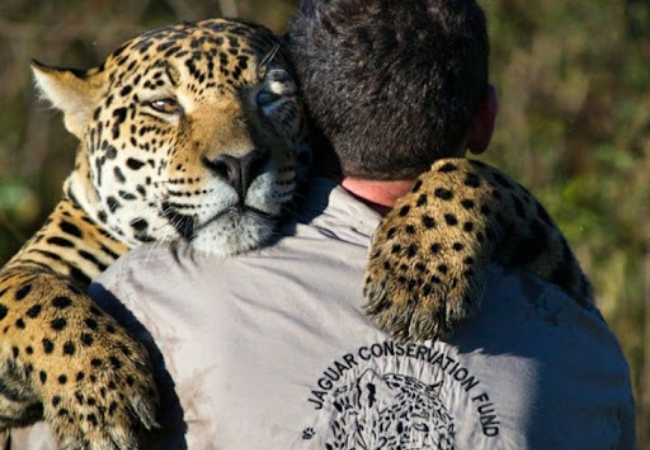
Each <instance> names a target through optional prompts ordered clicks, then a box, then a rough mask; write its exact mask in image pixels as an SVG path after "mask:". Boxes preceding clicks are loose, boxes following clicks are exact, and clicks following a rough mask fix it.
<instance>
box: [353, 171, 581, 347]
mask: <svg viewBox="0 0 650 450" xmlns="http://www.w3.org/2000/svg"><path fill="white" fill-rule="evenodd" d="M370 255H371V256H370V260H369V262H368V266H367V270H366V275H367V277H366V280H365V287H364V295H365V297H366V300H367V304H366V309H367V312H368V314H370V315H371V316H373V317H374V318H375V319H376V320H377V323H378V324H379V326H380V327H381V328H383V329H385V330H386V331H388V332H389V333H390V334H391V335H392V336H393V337H395V338H397V339H401V340H424V339H437V338H440V337H448V336H450V335H452V334H453V333H454V332H455V331H456V329H457V328H458V326H459V325H460V324H462V323H463V322H465V321H466V320H467V319H468V318H469V317H471V316H472V314H474V313H475V312H476V310H477V309H478V307H479V305H480V300H481V297H482V295H483V292H484V290H485V282H486V275H487V266H488V264H489V263H490V262H494V261H496V262H498V263H500V264H502V265H504V266H506V267H510V268H515V269H519V270H522V271H526V272H529V273H532V274H534V275H537V276H539V277H540V278H543V279H545V280H547V281H549V282H551V283H553V284H555V285H557V286H559V287H561V288H563V289H564V290H565V291H566V292H568V293H569V294H570V295H571V296H572V297H573V298H574V299H575V300H576V301H578V302H579V303H580V304H582V305H584V304H587V303H588V302H590V301H591V298H592V292H591V285H590V283H589V281H588V279H587V278H586V277H585V275H584V274H583V272H582V270H581V268H580V265H579V263H578V261H577V259H576V258H575V256H574V254H573V252H572V251H571V248H570V247H569V245H568V244H567V241H566V239H565V238H564V236H563V235H562V232H561V231H560V229H559V228H558V227H557V225H556V224H555V223H554V222H553V220H552V219H551V217H550V215H549V214H548V213H547V212H546V210H545V209H544V207H543V206H542V205H541V203H539V201H538V200H537V199H535V197H534V196H533V195H532V194H531V193H530V192H529V191H528V190H526V189H525V188H524V187H523V186H521V185H520V184H518V183H516V182H515V181H513V180H512V179H511V178H509V177H508V176H507V175H505V174H503V173H501V172H500V171H498V170H497V169H495V168H493V167H490V166H488V165H486V164H484V163H482V162H479V161H473V160H468V159H443V160H440V161H437V162H436V163H435V164H433V166H432V168H431V170H430V171H429V172H427V173H425V174H423V175H422V176H421V177H420V178H419V179H418V181H417V182H416V183H415V185H414V186H413V189H412V190H411V192H410V193H409V194H408V195H406V196H405V197H403V198H401V199H400V200H399V201H398V203H397V205H396V206H395V208H394V209H393V210H392V211H391V212H390V213H389V214H388V215H387V216H386V217H385V218H384V220H383V221H382V223H381V225H380V226H379V228H378V229H377V231H376V233H375V236H374V238H373V244H372V248H371V251H370Z"/></svg>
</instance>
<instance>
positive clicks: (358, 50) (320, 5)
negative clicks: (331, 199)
mask: <svg viewBox="0 0 650 450" xmlns="http://www.w3.org/2000/svg"><path fill="white" fill-rule="evenodd" d="M289 32H290V36H291V39H290V43H291V44H290V45H291V51H292V54H293V55H294V62H295V65H296V68H297V71H298V74H299V77H300V79H301V83H302V88H303V92H304V95H305V98H306V101H307V104H308V106H309V108H310V110H311V113H312V116H313V118H314V121H315V122H316V125H317V126H318V127H319V128H320V129H321V130H322V132H323V134H324V135H325V136H326V137H327V139H328V140H329V141H330V142H331V144H332V146H333V148H334V151H335V152H336V154H337V156H338V158H339V159H340V162H341V166H342V169H343V172H344V175H345V176H347V177H354V178H361V179H375V180H387V179H408V178H414V177H415V176H417V175H419V174H420V173H422V172H424V171H425V170H427V169H428V168H429V166H430V165H431V163H432V161H433V160H435V159H437V158H442V157H446V156H455V155H458V154H461V152H462V150H464V147H465V145H466V144H467V145H468V146H470V148H471V147H472V146H474V150H477V151H478V150H483V148H481V147H484V146H486V145H487V142H486V139H485V136H479V137H478V138H476V137H472V136H471V131H472V130H473V129H475V128H479V130H478V131H486V130H483V128H486V125H485V124H483V123H479V124H475V123H474V122H475V120H474V119H475V116H476V113H477V111H480V110H481V107H482V108H486V106H485V105H483V106H480V105H481V102H482V101H484V99H485V98H486V96H488V94H489V96H492V97H493V96H494V91H493V90H491V88H489V87H488V54H489V44H488V37H487V31H486V26H485V17H484V15H483V11H482V10H481V8H480V7H479V6H478V5H477V4H476V2H475V1H474V0H303V1H302V4H301V7H300V9H299V11H298V12H297V13H296V15H295V16H294V17H293V18H292V19H291V20H290V23H289ZM492 100H494V101H496V100H495V99H494V98H492ZM492 106H493V108H492V109H495V108H496V104H493V105H492ZM487 108H488V109H490V108H491V106H490V105H488V106H487ZM488 122H489V120H488ZM492 124H493V117H492ZM487 128H490V123H488V124H487ZM468 131H470V136H469V138H468ZM489 134H490V135H491V129H490V130H489ZM487 141H489V138H487Z"/></svg>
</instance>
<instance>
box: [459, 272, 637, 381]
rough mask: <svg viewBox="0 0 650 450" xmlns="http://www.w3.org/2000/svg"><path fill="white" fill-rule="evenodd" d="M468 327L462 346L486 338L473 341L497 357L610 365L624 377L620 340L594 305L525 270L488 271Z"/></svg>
mask: <svg viewBox="0 0 650 450" xmlns="http://www.w3.org/2000/svg"><path fill="white" fill-rule="evenodd" d="M470 325H471V326H467V327H465V329H464V330H463V333H461V336H460V337H462V338H463V341H467V342H472V341H473V340H475V339H476V338H477V336H476V335H475V333H489V334H490V335H491V336H492V338H491V339H490V340H485V339H483V340H482V341H478V340H476V341H475V342H484V343H488V345H491V346H493V349H492V351H494V352H496V353H500V352H511V353H517V352H520V353H521V354H522V355H524V356H527V355H529V356H533V357H542V358H547V359H548V360H549V361H554V362H557V363H559V364H564V363H567V364H569V363H570V364H586V365H591V366H594V367H597V366H598V367H600V368H603V367H605V366H607V365H609V369H608V371H609V370H610V369H611V370H613V371H620V372H621V373H622V374H623V375H625V374H627V372H628V366H627V363H626V361H625V358H624V356H623V353H622V351H621V348H620V345H619V343H618V340H617V338H616V336H615V335H614V334H613V332H612V331H611V329H610V328H609V326H608V324H607V322H606V321H605V319H604V318H603V316H602V314H601V312H600V311H599V309H598V307H597V306H596V305H594V304H587V305H583V304H581V303H579V302H578V301H576V300H575V299H574V298H572V297H571V296H570V295H569V294H568V293H566V292H565V291H564V290H562V289H561V288H559V287H557V286H555V285H553V284H550V283H548V282H546V281H544V280H542V279H540V278H537V277H535V276H534V275H531V274H529V273H526V272H523V271H519V270H511V269H504V268H502V267H500V266H496V265H493V266H491V267H490V268H489V276H488V282H487V285H486V291H485V295H484V298H483V304H482V307H481V309H480V311H479V313H478V314H477V317H476V320H475V321H472V323H471V324H470ZM598 358H600V360H599V361H594V359H598ZM626 376H627V375H626Z"/></svg>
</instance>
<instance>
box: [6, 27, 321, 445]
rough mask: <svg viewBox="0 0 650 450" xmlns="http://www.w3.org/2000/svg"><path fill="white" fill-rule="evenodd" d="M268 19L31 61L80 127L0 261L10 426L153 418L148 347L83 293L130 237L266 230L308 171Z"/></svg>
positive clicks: (243, 234) (106, 424)
mask: <svg viewBox="0 0 650 450" xmlns="http://www.w3.org/2000/svg"><path fill="white" fill-rule="evenodd" d="M287 61H288V60H287V58H286V56H285V55H284V54H283V52H282V50H280V49H279V44H278V41H277V39H276V38H275V37H274V36H273V35H272V34H271V33H270V32H269V31H268V30H266V29H265V28H263V27H261V26H257V25H252V24H247V23H243V22H237V21H227V20H220V19H216V20H207V21H202V22H197V23H185V24H181V25H176V26H171V27H166V28H161V29H157V30H153V31H150V32H147V33H145V34H143V35H141V36H139V37H137V38H135V39H133V40H131V41H129V42H127V43H125V44H124V45H122V46H121V47H120V48H118V49H117V50H116V51H115V52H113V53H112V54H111V55H110V56H109V57H108V58H107V59H106V61H105V62H104V63H103V64H101V65H100V66H99V67H95V68H93V69H90V70H87V71H77V70H66V69H54V68H50V67H46V66H44V65H42V64H40V63H37V62H34V64H33V71H34V74H35V76H36V80H37V84H38V86H39V88H40V89H41V91H42V93H43V95H44V96H45V97H46V98H47V99H49V100H50V101H51V103H52V104H53V106H54V107H56V108H57V109H60V110H61V111H62V112H63V114H64V120H65V125H66V127H67V129H68V130H69V131H70V132H72V133H73V134H74V135H75V136H76V137H78V138H79V140H80V142H81V143H80V146H79V150H78V153H77V158H76V164H75V168H74V170H73V172H72V173H71V175H70V176H69V177H68V179H67V181H66V183H65V187H64V196H63V199H62V200H61V202H60V203H59V204H58V206H57V207H56V209H55V210H54V212H53V213H52V214H51V216H50V217H49V219H48V220H47V222H46V223H45V225H44V226H43V228H42V229H41V230H40V231H39V232H38V233H36V235H35V236H34V237H32V238H31V239H30V240H29V242H27V243H26V244H25V246H24V247H23V248H22V249H21V251H20V252H19V253H18V254H17V255H15V257H14V258H12V259H11V260H10V261H9V262H8V263H7V264H6V265H5V267H4V268H3V269H2V271H1V272H0V332H1V333H2V334H1V336H2V340H1V341H0V431H2V430H6V429H8V428H10V427H15V426H22V425H26V424H29V423H32V422H34V421H36V420H38V419H41V418H45V419H46V420H47V421H48V422H49V423H50V424H51V425H52V427H53V430H54V433H55V435H56V437H57V440H58V443H59V445H60V447H61V448H66V449H68V448H69V449H77V448H87V449H127V448H128V449H131V448H135V442H136V439H137V434H138V431H139V430H142V429H150V428H152V427H154V426H156V420H155V413H156V407H157V401H158V397H157V393H156V390H155V384H154V382H153V378H152V375H151V370H150V366H149V359H148V355H147V353H146V350H145V349H144V348H143V347H142V346H141V345H140V344H138V343H137V342H135V341H134V340H133V339H132V338H131V337H130V336H129V335H128V334H127V333H126V331H125V330H124V329H123V328H122V327H120V325H119V324H117V323H116V322H115V321H114V320H113V319H112V318H110V317H109V316H107V315H106V314H105V313H104V312H102V311H101V310H100V309H99V308H97V307H96V306H95V305H94V304H93V302H92V300H91V299H90V298H89V297H88V296H87V295H86V294H85V291H86V288H87V286H88V284H89V282H90V280H92V279H93V278H95V277H96V276H98V275H99V274H100V273H101V272H103V271H104V270H105V269H106V268H107V267H108V266H109V265H110V264H111V263H113V262H114V261H115V260H116V259H117V258H118V257H119V256H120V255H122V254H124V253H125V252H126V251H127V250H128V249H130V248H132V247H135V246H137V245H139V244H141V243H146V242H172V241H178V240H183V241H186V242H188V243H189V245H191V246H192V247H193V248H195V249H197V250H200V251H207V252H212V253H217V254H221V255H231V254H235V253H239V252H243V251H247V250H250V249H251V248H255V247H258V246H260V245H262V244H263V243H265V242H266V241H267V240H268V239H269V238H270V237H271V236H272V233H273V230H274V227H275V224H276V222H277V220H278V219H279V218H280V217H281V215H282V214H283V212H284V211H285V210H286V208H287V206H288V205H289V204H290V202H291V201H292V199H293V194H294V191H295V189H296V185H297V183H298V182H299V181H300V178H301V177H303V176H304V175H305V171H306V168H307V166H308V163H309V158H310V150H309V145H308V143H307V141H306V136H307V133H306V127H305V121H304V120H303V119H304V115H303V112H302V106H301V103H300V101H299V99H298V97H297V87H296V84H295V82H294V79H293V78H292V74H291V72H290V67H289V65H288V62H287Z"/></svg>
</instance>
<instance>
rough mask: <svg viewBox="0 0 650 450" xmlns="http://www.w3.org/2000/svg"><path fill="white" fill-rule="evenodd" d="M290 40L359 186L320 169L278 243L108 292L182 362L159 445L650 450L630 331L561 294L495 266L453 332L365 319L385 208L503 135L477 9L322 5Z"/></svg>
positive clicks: (448, 0)
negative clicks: (637, 417)
mask: <svg viewBox="0 0 650 450" xmlns="http://www.w3.org/2000/svg"><path fill="white" fill-rule="evenodd" d="M290 34H291V38H290V45H291V49H292V51H293V53H294V56H295V63H296V66H297V69H298V72H299V75H300V78H301V81H302V86H303V90H304V93H305V97H306V101H307V104H308V106H309V107H310V110H311V112H312V114H313V116H314V119H315V122H316V123H317V125H318V126H319V128H320V129H321V130H322V132H323V134H324V135H325V136H326V138H327V139H328V141H329V142H330V143H331V148H332V150H333V152H334V154H335V156H336V158H337V159H338V160H339V161H340V168H341V170H342V174H343V178H342V179H341V180H334V179H327V178H318V179H316V180H314V181H313V182H312V183H311V189H310V192H309V194H308V197H307V199H306V201H305V204H304V206H303V208H302V211H301V212H300V218H299V221H298V223H297V224H295V229H291V230H290V231H286V232H285V235H284V237H283V238H282V239H281V240H280V241H279V243H278V244H277V245H275V246H273V247H269V248H266V249H263V250H261V251H259V252H255V253H253V254H250V255H245V256H242V257H237V258H232V259H228V260H220V259H216V258H212V257H210V256H206V255H190V254H189V253H188V252H187V251H186V249H184V248H177V249H170V248H156V249H144V250H142V251H135V252H133V253H131V254H130V255H129V256H127V257H126V258H125V259H124V260H122V262H121V263H118V264H116V265H115V266H113V267H111V269H110V270H109V272H108V273H107V274H106V275H105V276H104V277H103V279H102V280H101V284H102V285H101V286H100V285H98V286H96V287H95V295H96V296H97V298H98V300H99V301H101V302H103V304H104V305H107V307H108V308H113V309H114V306H110V305H109V302H110V297H112V295H115V296H116V297H117V298H119V299H120V300H121V301H122V302H124V303H125V305H126V307H127V308H129V309H131V311H132V312H133V314H134V315H135V317H136V318H137V320H138V321H140V322H141V323H142V324H143V325H144V328H145V329H146V330H144V329H142V328H138V327H136V328H135V331H136V333H138V335H139V336H140V337H142V338H143V339H144V340H145V341H147V342H149V343H150V344H152V346H154V344H153V342H154V341H155V347H157V348H158V349H159V350H160V352H161V353H162V357H163V358H164V360H162V359H161V360H160V361H159V369H160V370H161V386H162V391H163V408H162V414H163V417H162V418H161V422H162V428H161V431H160V433H158V434H157V435H156V436H154V437H152V438H151V439H150V440H149V441H148V442H147V447H146V448H152V449H178V448H191V449H213V448H219V449H221V450H228V449H238V450H247V449H259V448H285V449H288V448H291V449H294V448H295V449H301V448H306V449H322V448H327V449H353V448H363V449H370V448H372V449H379V448H390V449H396V448H403V449H410V448H431V449H451V448H456V449H469V448H481V449H497V448H498V449H513V450H514V449H611V448H615V449H621V450H623V449H624V450H629V449H634V448H635V447H636V444H635V436H634V404H633V400H632V394H631V388H630V381H629V373H628V368H627V365H626V363H625V361H624V358H623V356H622V354H621V351H620V348H619V346H618V344H617V342H616V339H615V338H614V336H613V335H612V334H611V332H610V331H609V330H608V328H607V326H606V324H605V323H604V321H603V320H602V318H601V316H600V314H599V313H598V311H597V310H595V309H594V308H588V309H584V308H581V307H580V306H578V305H577V303H576V302H574V301H572V300H571V299H569V298H568V297H567V296H566V295H565V294H564V293H562V292H561V291H559V290H558V289H556V288H555V287H553V286H550V285H548V284H546V283H544V282H542V281H540V280H537V279H535V278H534V277H532V276H526V275H522V274H517V273H511V272H508V271H505V270H504V269H502V268H500V267H497V266H494V267H492V269H491V273H490V282H489V286H488V288H487V292H486V294H485V298H484V299H483V306H482V309H481V311H480V312H479V314H478V315H477V316H476V317H475V318H474V319H473V320H472V321H470V322H469V323H467V324H466V326H465V327H464V328H463V329H461V330H460V332H459V333H458V334H457V335H456V336H455V337H453V338H452V339H451V340H449V341H448V342H436V343H430V342H428V343H421V344H399V343H395V342H392V341H390V340H389V339H388V338H387V337H386V335H385V334H383V333H382V332H381V331H379V330H378V329H377V328H376V327H375V326H374V325H373V324H372V323H371V322H370V321H369V320H368V319H367V318H366V316H365V315H364V314H363V311H362V297H361V288H360V286H361V283H362V279H363V278H362V277H363V269H364V265H365V261H366V256H367V255H366V253H367V248H368V245H369V241H370V237H371V235H372V233H373V230H374V228H375V227H376V225H377V224H378V222H379V220H380V218H381V213H383V212H384V211H386V210H387V209H389V208H391V206H392V205H393V204H394V202H395V200H396V199H397V198H398V197H400V196H401V195H403V194H405V193H406V192H407V191H408V190H409V189H410V187H411V186H412V184H413V182H414V179H415V177H416V176H417V175H418V174H420V173H421V172H423V171H425V170H426V169H428V167H429V165H430V164H431V162H432V161H433V160H434V159H436V158H439V157H443V156H452V155H458V156H460V155H464V153H465V149H469V150H471V151H473V152H475V153H480V152H482V151H483V150H485V149H486V148H487V146H488V144H489V141H490V138H491V135H492V131H493V126H494V118H495V115H496V110H497V101H496V94H495V91H494V89H493V88H492V87H491V86H489V85H488V82H487V60H488V42H487V35H486V29H485V23H484V16H483V13H482V11H481V10H480V8H479V7H478V6H477V5H476V3H475V2H474V1H473V0H400V1H392V0H304V1H303V3H302V5H301V7H300V10H299V11H298V13H297V14H296V15H295V17H294V18H293V19H292V20H291V23H290ZM327 150H328V149H327V148H322V149H319V151H320V152H327ZM321 154H322V153H321ZM117 314H118V315H121V316H124V315H123V314H119V311H118V312H117ZM149 333H150V335H149ZM171 380H173V382H172V381H171Z"/></svg>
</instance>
